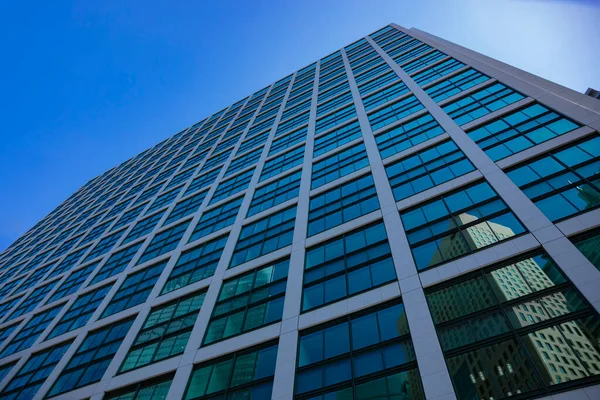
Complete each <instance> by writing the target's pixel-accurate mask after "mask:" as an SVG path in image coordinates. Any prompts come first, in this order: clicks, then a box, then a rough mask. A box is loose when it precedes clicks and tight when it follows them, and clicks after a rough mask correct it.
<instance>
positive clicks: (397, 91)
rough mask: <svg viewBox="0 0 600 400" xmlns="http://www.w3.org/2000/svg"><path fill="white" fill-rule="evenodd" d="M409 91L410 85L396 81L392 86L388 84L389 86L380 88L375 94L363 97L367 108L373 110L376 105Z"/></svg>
mask: <svg viewBox="0 0 600 400" xmlns="http://www.w3.org/2000/svg"><path fill="white" fill-rule="evenodd" d="M408 92H409V90H408V87H406V84H405V83H404V82H398V83H395V84H393V85H392V86H388V87H387V88H385V89H383V90H380V91H378V92H377V93H375V94H372V95H369V96H368V97H365V98H364V99H363V104H364V105H365V110H367V111H369V110H372V109H374V108H375V107H377V106H380V105H382V104H385V103H387V102H388V101H390V100H393V99H395V98H397V97H399V96H402V95H403V94H405V93H408Z"/></svg>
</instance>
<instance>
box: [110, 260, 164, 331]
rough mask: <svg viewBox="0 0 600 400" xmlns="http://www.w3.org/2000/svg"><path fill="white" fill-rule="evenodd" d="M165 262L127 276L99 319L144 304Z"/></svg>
mask: <svg viewBox="0 0 600 400" xmlns="http://www.w3.org/2000/svg"><path fill="white" fill-rule="evenodd" d="M167 261H168V260H167ZM167 261H162V262H160V263H158V264H154V265H152V266H150V267H148V268H144V269H143V270H141V271H139V272H135V273H133V274H131V275H128V276H127V278H125V280H124V281H123V284H122V285H121V287H120V288H119V290H117V293H115V295H114V296H113V298H112V299H111V300H110V303H108V305H107V306H106V308H105V309H104V312H103V313H102V316H101V317H100V319H102V318H106V317H108V316H110V315H113V314H116V313H118V312H121V311H123V310H127V309H128V308H131V307H135V306H137V305H138V304H142V303H143V302H145V301H146V299H147V298H148V296H149V295H150V292H152V289H153V288H154V284H155V283H156V281H158V278H159V277H160V274H161V273H162V271H163V269H165V266H166V265H167Z"/></svg>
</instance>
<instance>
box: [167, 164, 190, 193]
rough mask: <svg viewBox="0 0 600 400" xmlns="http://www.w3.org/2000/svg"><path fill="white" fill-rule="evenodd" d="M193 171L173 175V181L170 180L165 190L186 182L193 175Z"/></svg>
mask: <svg viewBox="0 0 600 400" xmlns="http://www.w3.org/2000/svg"><path fill="white" fill-rule="evenodd" d="M195 171H196V168H190V169H188V170H187V171H183V172H180V173H179V174H177V175H175V176H174V177H173V179H171V181H170V182H169V184H168V185H167V187H166V188H165V189H170V188H172V187H175V186H177V185H179V184H180V183H182V182H186V181H187V180H188V179H189V178H190V177H191V176H192V175H194V172H195Z"/></svg>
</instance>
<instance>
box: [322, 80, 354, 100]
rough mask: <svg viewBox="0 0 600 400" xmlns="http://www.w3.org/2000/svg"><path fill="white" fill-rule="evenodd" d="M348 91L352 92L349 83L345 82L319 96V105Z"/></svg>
mask: <svg viewBox="0 0 600 400" xmlns="http://www.w3.org/2000/svg"><path fill="white" fill-rule="evenodd" d="M346 91H350V84H349V83H348V81H344V82H342V83H340V84H339V85H337V86H336V87H333V88H331V89H328V90H327V91H325V92H321V93H319V96H318V97H317V102H318V103H319V104H321V103H323V102H324V101H326V100H328V99H331V98H332V97H333V96H337V95H338V94H340V93H343V92H346ZM348 101H349V100H348Z"/></svg>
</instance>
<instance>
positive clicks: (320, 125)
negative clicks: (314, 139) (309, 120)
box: [315, 104, 356, 135]
mask: <svg viewBox="0 0 600 400" xmlns="http://www.w3.org/2000/svg"><path fill="white" fill-rule="evenodd" d="M354 117H356V110H355V109H354V104H350V105H349V106H347V107H344V108H341V109H339V110H337V111H336V112H334V113H331V114H328V115H327V116H325V117H323V118H321V119H319V120H317V126H316V128H315V134H316V135H318V134H319V133H323V132H325V131H326V130H328V129H331V128H333V127H334V126H336V125H339V124H341V123H343V122H345V121H348V120H349V119H351V118H354Z"/></svg>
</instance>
